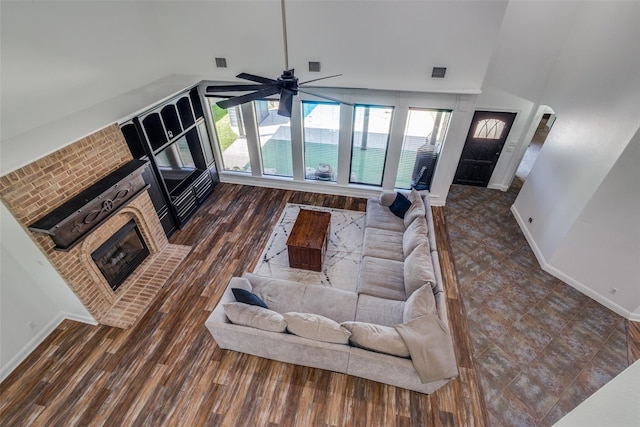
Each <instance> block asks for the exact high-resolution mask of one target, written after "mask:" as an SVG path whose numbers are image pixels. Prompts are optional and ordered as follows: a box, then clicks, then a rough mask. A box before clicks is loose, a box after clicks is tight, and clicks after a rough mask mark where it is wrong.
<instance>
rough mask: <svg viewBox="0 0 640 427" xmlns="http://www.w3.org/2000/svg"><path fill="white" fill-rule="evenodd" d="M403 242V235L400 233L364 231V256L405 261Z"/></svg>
mask: <svg viewBox="0 0 640 427" xmlns="http://www.w3.org/2000/svg"><path fill="white" fill-rule="evenodd" d="M402 240H403V233H400V232H398V231H389V230H382V229H380V228H366V229H365V230H364V241H363V244H362V256H371V257H376V258H385V259H392V260H395V261H403V260H404V257H403V256H402Z"/></svg>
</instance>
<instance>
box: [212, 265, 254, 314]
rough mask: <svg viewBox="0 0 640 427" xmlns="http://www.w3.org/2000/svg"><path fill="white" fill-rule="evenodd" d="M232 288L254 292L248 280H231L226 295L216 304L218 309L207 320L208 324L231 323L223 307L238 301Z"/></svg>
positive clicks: (236, 278) (235, 278)
mask: <svg viewBox="0 0 640 427" xmlns="http://www.w3.org/2000/svg"><path fill="white" fill-rule="evenodd" d="M231 288H242V289H245V290H247V291H249V292H251V290H252V288H251V283H250V282H249V281H248V280H246V279H243V278H241V277H232V278H231V280H229V284H228V285H227V288H226V289H225V290H224V293H223V294H222V296H221V297H220V301H218V304H216V307H215V308H214V309H213V311H212V312H211V315H210V316H209V318H208V319H207V321H206V324H209V323H231V322H229V319H228V318H227V315H226V314H224V307H223V306H222V305H223V304H226V303H228V302H235V301H236V298H235V297H234V296H233V291H232V290H231Z"/></svg>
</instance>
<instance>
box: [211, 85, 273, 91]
mask: <svg viewBox="0 0 640 427" xmlns="http://www.w3.org/2000/svg"><path fill="white" fill-rule="evenodd" d="M264 87H265V86H264V85H218V86H207V92H232V91H249V90H261V89H263V88H264Z"/></svg>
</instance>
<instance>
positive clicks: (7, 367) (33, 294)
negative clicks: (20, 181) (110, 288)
mask: <svg viewBox="0 0 640 427" xmlns="http://www.w3.org/2000/svg"><path fill="white" fill-rule="evenodd" d="M0 226H1V227H0V238H1V240H0V255H1V257H0V304H1V307H2V314H1V316H0V322H1V324H0V366H1V367H0V381H1V380H2V379H3V378H4V377H5V376H6V375H7V374H8V373H9V372H11V370H12V369H13V368H15V366H17V364H18V363H20V362H21V361H22V359H23V358H24V357H26V356H27V355H28V354H29V352H31V350H33V349H34V348H35V347H36V346H37V345H38V344H39V343H40V341H41V340H42V339H44V338H45V337H46V336H47V335H48V334H49V333H50V332H51V331H52V330H53V329H54V328H55V327H56V326H57V325H58V323H59V322H60V321H61V320H62V319H63V318H70V319H75V320H79V321H83V322H85V323H93V324H95V323H96V322H95V320H94V319H93V317H92V316H91V315H90V314H89V312H88V311H87V310H86V308H85V307H84V306H83V305H82V303H81V302H80V300H78V298H77V297H76V296H75V295H74V294H73V292H72V291H71V290H70V289H69V287H68V286H67V284H66V283H65V282H64V281H63V280H62V278H61V277H60V276H59V275H58V273H57V272H56V271H55V270H54V268H53V266H52V265H51V264H50V263H49V261H48V260H47V258H46V257H45V256H44V254H43V253H42V252H40V251H39V250H38V248H37V247H36V245H35V244H34V243H33V242H32V241H31V240H30V239H29V237H28V236H27V234H26V233H25V232H24V231H23V230H22V228H21V227H20V225H19V224H18V222H17V221H16V220H15V218H14V217H13V216H12V215H11V214H10V213H9V211H8V210H7V208H6V207H5V206H4V204H2V203H0ZM30 324H31V325H30Z"/></svg>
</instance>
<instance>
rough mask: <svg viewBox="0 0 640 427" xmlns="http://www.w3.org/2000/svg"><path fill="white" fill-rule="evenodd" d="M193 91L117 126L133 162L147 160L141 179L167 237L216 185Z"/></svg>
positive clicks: (188, 216)
mask: <svg viewBox="0 0 640 427" xmlns="http://www.w3.org/2000/svg"><path fill="white" fill-rule="evenodd" d="M202 112H203V111H202V104H201V101H200V98H199V96H198V91H197V88H193V89H192V90H190V91H188V92H184V93H183V94H180V95H178V96H177V97H175V98H174V99H172V100H169V101H167V102H165V103H163V104H161V105H158V106H155V107H153V108H151V109H149V110H148V111H146V112H145V113H143V114H141V115H140V116H138V117H135V118H133V119H131V120H130V121H128V122H125V123H123V124H121V125H120V127H121V129H122V133H123V135H124V137H125V139H126V141H127V144H128V145H129V149H130V151H131V154H132V155H133V157H134V158H147V159H149V162H150V164H151V167H150V168H148V169H147V172H146V173H145V174H144V175H143V177H144V179H145V182H146V183H147V184H149V185H150V188H149V194H150V196H151V200H152V202H153V205H154V207H155V209H156V213H157V214H158V218H160V222H161V223H162V226H163V228H164V230H165V232H166V234H167V236H169V235H170V234H171V233H173V231H174V230H175V229H176V228H180V227H182V226H183V225H184V224H186V223H187V221H188V220H189V218H190V217H191V215H192V214H193V213H194V212H195V211H196V210H197V208H198V207H199V206H200V205H201V204H202V203H203V202H204V201H205V200H206V198H207V197H208V196H209V195H210V194H211V193H212V192H213V188H214V186H215V184H216V183H217V182H219V177H218V172H217V168H216V164H215V160H214V158H213V150H212V148H211V143H210V139H209V134H208V132H207V127H206V124H205V123H204V116H203V114H202Z"/></svg>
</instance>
